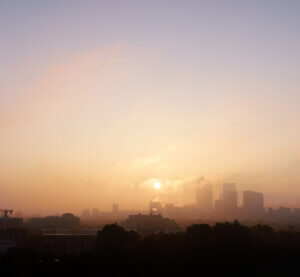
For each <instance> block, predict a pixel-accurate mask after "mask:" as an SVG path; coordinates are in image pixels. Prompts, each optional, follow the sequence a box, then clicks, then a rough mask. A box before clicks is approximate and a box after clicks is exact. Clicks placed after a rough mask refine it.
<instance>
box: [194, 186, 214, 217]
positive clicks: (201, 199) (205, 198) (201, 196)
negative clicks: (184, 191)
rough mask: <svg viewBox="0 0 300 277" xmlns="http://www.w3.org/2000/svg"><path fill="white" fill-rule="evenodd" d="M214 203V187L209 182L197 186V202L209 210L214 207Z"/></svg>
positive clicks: (205, 209) (204, 209)
mask: <svg viewBox="0 0 300 277" xmlns="http://www.w3.org/2000/svg"><path fill="white" fill-rule="evenodd" d="M212 203H213V188H212V186H211V185H209V184H205V185H203V186H202V187H197V191H196V204H197V206H198V207H199V208H200V209H201V210H203V211H208V210H211V209H212Z"/></svg>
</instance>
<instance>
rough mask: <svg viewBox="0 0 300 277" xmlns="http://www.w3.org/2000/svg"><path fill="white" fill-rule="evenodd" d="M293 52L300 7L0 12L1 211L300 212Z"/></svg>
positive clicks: (91, 6) (141, 5)
mask: <svg viewBox="0 0 300 277" xmlns="http://www.w3.org/2000/svg"><path fill="white" fill-rule="evenodd" d="M299 49H300V2H299V1H296V0H295V1H289V0H286V1H282V0H281V1H276V0H272V1H271V0H269V1H268V0H265V1H262V0H259V1H254V0H251V1H250V0H249V1H238V0H236V1H221V0H220V1H212V0H207V1H183V0H182V1H176V0H172V1H171V0H170V1H166V0H165V1H164V0H160V1H155V0H151V1H150V0H148V1H143V0H137V1H129V0H128V1H126V0H122V1H121V0H120V1H113V0H107V1H101V0H99V1H89V0H81V1H76V0H72V1H63V0H61V1H55V0H48V1H46V0H44V1H39V0H35V1H30V0H26V1H25V0H19V1H17V0H6V1H5V0H2V1H0V61H1V66H0V203H1V204H0V206H1V207H2V206H3V207H2V208H13V209H17V210H21V211H24V212H30V213H31V212H39V213H45V212H52V213H53V212H56V211H75V212H77V211H79V210H81V209H82V208H93V207H98V208H100V209H109V208H110V207H111V204H112V203H113V202H118V203H120V207H121V208H135V207H138V208H145V207H147V205H148V201H149V200H151V199H154V198H157V199H160V200H162V201H163V202H175V203H177V204H184V203H191V202H193V201H194V200H193V196H194V195H193V193H194V191H193V189H194V187H193V183H194V181H195V179H196V178H197V177H198V176H205V178H206V179H208V180H209V181H210V182H211V183H212V184H214V185H216V188H217V189H216V195H215V197H217V196H218V187H219V186H220V184H221V183H222V182H224V181H231V182H236V183H237V187H238V189H239V190H243V189H253V190H257V191H261V192H264V193H265V194H266V195H267V196H266V201H267V203H268V201H269V203H271V202H272V199H276V201H279V202H280V201H281V202H282V203H283V204H289V205H294V206H297V205H298V206H299V207H300V201H298V199H300V92H299V88H300V78H299V73H300V51H299ZM155 181H160V182H161V189H160V190H154V189H153V183H154V182H155ZM268 195H269V196H268ZM268 197H269V198H268ZM272 197H273V198H272Z"/></svg>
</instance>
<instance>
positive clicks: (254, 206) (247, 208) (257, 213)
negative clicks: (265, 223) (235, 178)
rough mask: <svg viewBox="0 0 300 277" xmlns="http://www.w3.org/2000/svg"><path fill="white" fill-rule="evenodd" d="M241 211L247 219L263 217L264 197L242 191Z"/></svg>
mask: <svg viewBox="0 0 300 277" xmlns="http://www.w3.org/2000/svg"><path fill="white" fill-rule="evenodd" d="M243 211H244V215H245V216H248V217H251V218H252V217H261V216H263V215H264V213H265V210H264V196H263V194H262V193H259V192H255V191H250V190H247V191H243Z"/></svg>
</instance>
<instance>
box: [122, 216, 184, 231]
mask: <svg viewBox="0 0 300 277" xmlns="http://www.w3.org/2000/svg"><path fill="white" fill-rule="evenodd" d="M122 226H123V227H124V228H125V229H128V230H135V231H137V232H138V233H140V234H141V235H142V236H146V235H149V234H152V233H157V232H165V233H170V232H176V231H178V230H179V228H178V226H177V224H176V222H175V221H174V220H171V219H169V218H163V217H162V216H161V215H160V214H158V215H154V214H149V215H142V214H137V215H129V217H128V218H127V219H126V220H125V221H124V222H123V223H122Z"/></svg>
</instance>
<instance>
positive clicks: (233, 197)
mask: <svg viewBox="0 0 300 277" xmlns="http://www.w3.org/2000/svg"><path fill="white" fill-rule="evenodd" d="M237 210H238V193H237V191H236V186H235V184H234V183H226V184H224V185H223V193H222V195H221V199H220V200H218V201H215V211H216V212H217V214H218V215H222V216H224V217H228V218H230V217H235V216H236V214H237Z"/></svg>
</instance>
